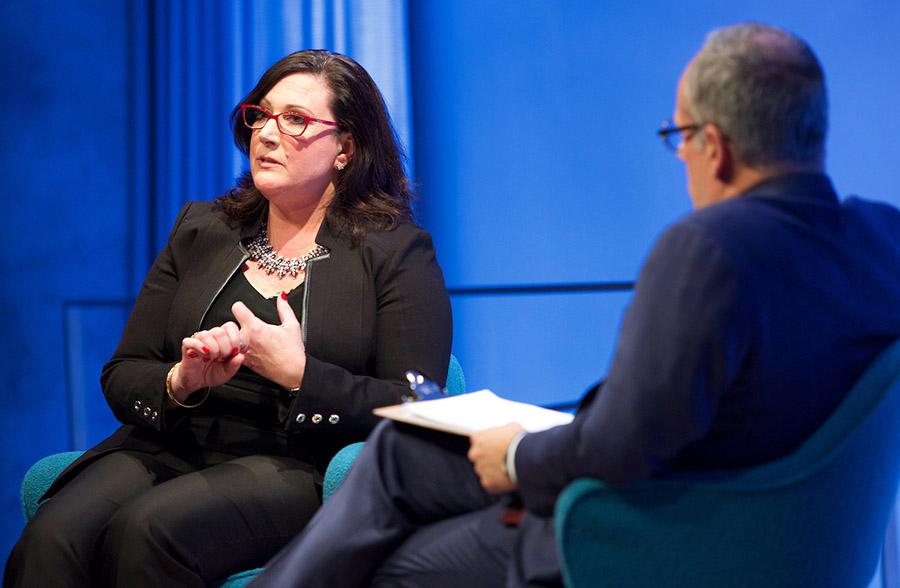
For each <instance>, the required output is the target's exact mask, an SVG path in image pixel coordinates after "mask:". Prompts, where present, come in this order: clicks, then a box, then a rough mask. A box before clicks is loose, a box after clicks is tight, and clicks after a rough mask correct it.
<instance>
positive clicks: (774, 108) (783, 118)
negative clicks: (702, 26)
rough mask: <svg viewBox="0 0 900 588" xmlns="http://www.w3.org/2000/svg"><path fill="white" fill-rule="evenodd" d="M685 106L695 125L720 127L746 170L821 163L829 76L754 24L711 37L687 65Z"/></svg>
mask: <svg viewBox="0 0 900 588" xmlns="http://www.w3.org/2000/svg"><path fill="white" fill-rule="evenodd" d="M684 98H685V107H686V109H687V111H688V112H689V113H690V114H691V116H692V117H693V118H694V120H695V121H696V122H698V123H712V124H714V125H716V126H717V127H718V128H719V130H720V131H722V134H723V135H725V137H727V138H728V140H729V141H731V143H732V144H733V145H734V147H735V150H736V151H737V155H738V157H740V159H741V161H743V162H744V163H745V164H747V165H749V166H752V167H764V166H770V165H773V164H783V163H801V164H808V163H817V162H821V161H822V159H823V157H824V154H825V134H826V131H827V128H828V97H827V95H826V92H825V74H824V72H823V71H822V66H821V65H820V64H819V60H818V59H817V58H816V56H815V54H814V53H813V51H812V49H811V48H810V47H809V45H807V44H806V43H805V42H804V41H803V40H801V39H800V38H798V37H797V36H795V35H793V34H791V33H789V32H787V31H784V30H782V29H779V28H775V27H770V26H765V25H761V24H755V23H749V24H739V25H734V26H730V27H725V28H721V29H717V30H715V31H713V32H712V33H710V34H709V36H708V37H707V38H706V43H705V44H704V45H703V48H702V49H700V52H699V53H697V55H696V57H694V59H693V60H692V61H691V63H690V64H689V65H688V68H687V71H686V73H685V80H684Z"/></svg>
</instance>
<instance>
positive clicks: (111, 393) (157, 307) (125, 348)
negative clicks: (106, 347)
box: [100, 202, 193, 431]
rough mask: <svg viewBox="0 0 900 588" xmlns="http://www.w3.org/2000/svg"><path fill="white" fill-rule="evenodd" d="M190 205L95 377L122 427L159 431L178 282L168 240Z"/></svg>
mask: <svg viewBox="0 0 900 588" xmlns="http://www.w3.org/2000/svg"><path fill="white" fill-rule="evenodd" d="M192 205H193V203H192V202H188V203H187V204H185V205H184V207H183V208H182V209H181V212H180V213H179V214H178V219H177V220H176V221H175V226H174V227H173V228H172V232H171V233H170V234H169V239H168V242H167V243H166V246H165V247H164V248H163V250H162V251H161V252H160V254H159V256H157V258H156V261H154V262H153V266H152V267H151V268H150V271H149V272H148V274H147V277H146V278H144V283H143V285H142V286H141V290H140V293H139V294H138V297H137V300H136V301H135V303H134V307H133V308H132V310H131V315H130V316H129V318H128V323H127V324H126V326H125V332H124V334H123V335H122V339H121V340H120V341H119V345H118V347H117V348H116V351H115V353H114V354H113V356H112V358H111V359H110V360H109V361H108V362H107V363H106V365H104V366H103V371H102V373H101V375H100V383H101V386H102V389H103V394H104V396H106V401H107V403H108V404H109V406H110V408H111V409H112V411H113V414H114V415H115V417H116V418H117V419H118V420H119V421H120V422H122V423H124V424H130V425H137V426H140V427H149V428H152V429H156V430H157V431H160V430H163V429H164V427H165V410H164V405H165V403H166V375H167V374H168V371H169V369H170V368H171V367H172V366H173V365H174V363H175V362H174V361H171V360H170V359H167V358H166V357H165V356H164V346H165V338H166V327H167V325H168V324H169V315H170V312H171V306H172V299H173V298H174V296H175V291H176V288H177V286H178V281H179V272H178V268H177V267H176V265H177V264H176V263H175V258H174V255H173V241H174V240H175V239H176V238H178V232H179V229H180V228H181V227H182V225H183V223H184V220H185V218H187V216H188V214H189V212H190V210H191V206H192Z"/></svg>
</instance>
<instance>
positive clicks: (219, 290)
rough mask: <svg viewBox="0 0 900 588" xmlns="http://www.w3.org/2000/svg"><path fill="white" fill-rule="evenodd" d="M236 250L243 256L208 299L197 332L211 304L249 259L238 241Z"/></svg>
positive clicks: (242, 245)
mask: <svg viewBox="0 0 900 588" xmlns="http://www.w3.org/2000/svg"><path fill="white" fill-rule="evenodd" d="M238 248H239V249H240V250H241V253H243V256H242V257H241V260H240V261H239V262H238V263H237V265H236V266H234V269H233V270H231V272H229V274H228V275H227V276H226V277H225V281H224V282H222V284H221V285H220V286H219V288H218V290H216V293H215V294H213V297H212V298H210V299H209V303H208V304H207V305H206V310H204V311H203V314H202V315H200V322H199V323H197V330H198V331H199V330H200V327H202V326H203V321H204V319H206V315H207V313H209V309H210V308H212V305H213V302H215V301H216V298H218V297H219V294H221V293H222V290H224V289H225V286H226V285H227V284H228V281H229V280H231V278H233V277H234V274H236V273H237V271H238V270H239V269H240V268H241V266H242V265H244V263H246V261H247V260H248V259H250V252H249V251H247V248H246V247H244V244H243V243H241V242H240V241H239V242H238Z"/></svg>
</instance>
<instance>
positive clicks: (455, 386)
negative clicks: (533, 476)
mask: <svg viewBox="0 0 900 588" xmlns="http://www.w3.org/2000/svg"><path fill="white" fill-rule="evenodd" d="M446 388H447V393H448V394H451V395H455V394H462V393H463V392H465V391H466V376H465V374H463V369H462V366H461V365H460V363H459V360H458V359H456V356H455V355H453V354H452V353H451V354H450V366H449V367H448V368H447V386H446Z"/></svg>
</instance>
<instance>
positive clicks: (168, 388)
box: [166, 361, 209, 408]
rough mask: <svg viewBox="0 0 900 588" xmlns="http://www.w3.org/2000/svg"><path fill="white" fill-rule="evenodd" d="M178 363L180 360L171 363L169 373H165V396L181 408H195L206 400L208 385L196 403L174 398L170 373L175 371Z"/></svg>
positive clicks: (179, 363)
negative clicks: (187, 402) (173, 363)
mask: <svg viewBox="0 0 900 588" xmlns="http://www.w3.org/2000/svg"><path fill="white" fill-rule="evenodd" d="M179 365H181V362H180V361H179V362H177V363H176V364H175V365H173V366H172V367H171V368H169V373H168V374H166V396H168V397H169V400H171V401H172V402H174V403H175V404H176V405H178V406H180V407H181V408H197V407H198V406H200V405H201V404H203V403H204V402H206V399H207V398H209V388H208V387H207V388H206V394H205V395H204V396H203V398H201V399H200V401H199V402H197V403H196V404H185V403H183V402H181V401H179V400H178V399H177V398H175V395H174V394H172V374H173V373H175V368H177V367H178V366H179Z"/></svg>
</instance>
